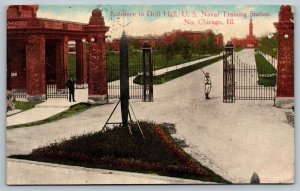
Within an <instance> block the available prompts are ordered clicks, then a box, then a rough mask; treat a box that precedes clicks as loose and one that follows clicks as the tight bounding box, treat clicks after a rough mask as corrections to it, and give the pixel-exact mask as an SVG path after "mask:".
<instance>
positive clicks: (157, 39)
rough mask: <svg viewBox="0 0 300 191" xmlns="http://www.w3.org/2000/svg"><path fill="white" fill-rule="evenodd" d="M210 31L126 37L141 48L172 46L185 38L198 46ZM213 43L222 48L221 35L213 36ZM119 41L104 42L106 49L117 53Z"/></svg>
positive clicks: (211, 33) (178, 31)
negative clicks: (147, 45)
mask: <svg viewBox="0 0 300 191" xmlns="http://www.w3.org/2000/svg"><path fill="white" fill-rule="evenodd" d="M213 34H214V33H213V31H212V30H206V31H181V30H173V31H172V32H167V33H165V34H164V35H162V36H150V35H149V36H136V37H135V36H128V43H129V44H136V45H139V46H140V47H142V46H143V44H144V43H145V42H148V43H149V44H150V45H151V47H152V48H155V47H157V45H159V44H160V45H167V44H173V43H174V42H175V41H176V39H177V38H178V37H181V36H182V37H185V38H187V39H189V40H190V41H191V42H192V43H193V44H194V45H196V46H198V45H199V44H200V40H201V39H202V38H208V36H209V35H213ZM215 43H216V45H217V46H218V47H223V44H224V38H223V34H221V33H219V34H217V35H215ZM119 46H120V39H119V38H114V39H113V40H112V42H106V47H107V48H108V49H110V50H113V51H119V50H120V48H119Z"/></svg>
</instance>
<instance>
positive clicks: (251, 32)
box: [249, 17, 253, 37]
mask: <svg viewBox="0 0 300 191" xmlns="http://www.w3.org/2000/svg"><path fill="white" fill-rule="evenodd" d="M249 36H250V37H253V23H252V17H250V23H249Z"/></svg>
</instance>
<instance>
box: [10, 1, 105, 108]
mask: <svg viewBox="0 0 300 191" xmlns="http://www.w3.org/2000/svg"><path fill="white" fill-rule="evenodd" d="M38 8H39V7H38V6H37V5H13V6H9V8H8V10H7V39H8V43H7V45H8V46H7V50H8V51H7V58H8V59H7V62H8V63H7V66H8V67H7V68H8V70H7V76H8V77H7V80H8V83H7V84H8V86H7V88H9V89H12V90H14V89H23V90H25V91H26V98H27V99H28V100H44V99H45V94H46V88H45V87H46V84H47V83H55V84H56V86H57V88H64V87H65V84H66V81H67V80H68V78H69V73H68V71H69V68H68V67H69V64H68V41H71V40H72V41H75V42H76V52H77V54H76V71H77V73H76V78H77V85H78V87H81V88H84V87H87V86H88V87H89V100H90V101H91V102H93V103H102V102H104V101H106V98H107V80H106V57H105V55H106V52H105V51H106V50H105V33H106V32H107V31H108V28H109V27H107V26H105V22H104V18H103V16H102V12H101V10H99V9H94V10H93V12H92V16H91V17H90V21H89V23H88V24H84V23H73V22H65V21H58V20H51V19H41V18H37V17H36V12H37V10H38ZM87 46H89V47H90V50H91V51H90V54H89V56H88V58H87V57H86V47H87ZM16 47H17V48H16ZM24 55H25V56H24ZM87 59H88V61H89V63H90V67H89V69H88V68H87ZM88 70H89V71H88ZM88 74H89V75H90V76H89V77H88ZM88 79H89V80H88Z"/></svg>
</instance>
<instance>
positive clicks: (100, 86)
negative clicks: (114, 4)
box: [85, 8, 109, 104]
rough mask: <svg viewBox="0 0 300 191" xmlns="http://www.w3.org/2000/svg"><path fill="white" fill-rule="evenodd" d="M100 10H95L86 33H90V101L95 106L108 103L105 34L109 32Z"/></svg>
mask: <svg viewBox="0 0 300 191" xmlns="http://www.w3.org/2000/svg"><path fill="white" fill-rule="evenodd" d="M108 28H109V27H107V26H105V23H104V18H103V16H102V12H101V10H100V9H98V8H97V9H94V10H93V12H92V16H91V18H90V21H89V24H88V25H86V26H85V31H87V32H88V33H89V35H90V36H89V41H90V44H89V69H88V70H89V79H88V86H89V93H88V101H89V102H90V103H93V104H104V103H106V102H107V76H106V50H105V33H106V32H107V31H108Z"/></svg>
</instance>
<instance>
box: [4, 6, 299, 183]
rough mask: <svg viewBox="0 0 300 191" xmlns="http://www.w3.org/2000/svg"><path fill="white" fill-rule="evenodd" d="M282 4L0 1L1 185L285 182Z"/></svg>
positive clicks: (288, 45)
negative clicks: (1, 25)
mask: <svg viewBox="0 0 300 191" xmlns="http://www.w3.org/2000/svg"><path fill="white" fill-rule="evenodd" d="M294 14H295V9H294V7H293V6H292V5H200V4H199V5H9V6H8V7H7V136H6V137H7V148H6V149H7V150H6V154H7V158H6V162H7V184H8V185H57V184H59V185H70V184H75V185H78V184H291V183H294V175H295V174H294Z"/></svg>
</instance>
